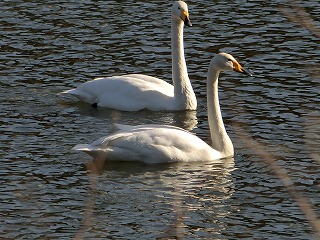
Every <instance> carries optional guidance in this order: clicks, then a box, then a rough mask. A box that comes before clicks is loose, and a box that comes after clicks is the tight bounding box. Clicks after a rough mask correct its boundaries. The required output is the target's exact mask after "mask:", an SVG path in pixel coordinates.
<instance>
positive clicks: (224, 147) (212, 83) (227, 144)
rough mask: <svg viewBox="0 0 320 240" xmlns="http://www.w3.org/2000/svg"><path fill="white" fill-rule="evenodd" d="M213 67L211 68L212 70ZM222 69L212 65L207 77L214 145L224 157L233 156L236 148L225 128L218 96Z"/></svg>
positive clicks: (208, 105) (209, 113) (210, 125)
mask: <svg viewBox="0 0 320 240" xmlns="http://www.w3.org/2000/svg"><path fill="white" fill-rule="evenodd" d="M210 69H211V70H210ZM219 74H220V70H219V69H217V68H214V67H212V66H210V68H209V71H208V79H207V108H208V122H209V127H210V134H211V140H212V147H213V148H214V149H216V150H217V151H219V152H220V153H221V154H222V155H223V157H229V156H233V153H234V150H233V145H232V142H231V139H230V138H229V136H228V134H227V131H226V129H225V126H224V123H223V119H222V114H221V110H220V104H219V96H218V77H219Z"/></svg>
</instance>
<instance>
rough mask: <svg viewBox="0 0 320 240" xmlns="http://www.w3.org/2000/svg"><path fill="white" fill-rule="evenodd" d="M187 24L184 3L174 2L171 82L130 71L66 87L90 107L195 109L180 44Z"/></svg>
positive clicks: (68, 91)
mask: <svg viewBox="0 0 320 240" xmlns="http://www.w3.org/2000/svg"><path fill="white" fill-rule="evenodd" d="M184 24H186V25H188V26H191V22H190V20H189V13H188V6H187V4H186V3H185V2H183V1H177V2H174V4H173V6H172V15H171V51H172V80H173V85H171V84H169V83H167V82H165V81H163V80H161V79H159V78H155V77H151V76H147V75H143V74H130V75H122V76H114V77H106V78H97V79H94V80H92V81H89V82H86V83H83V84H81V85H80V86H78V87H77V88H76V89H72V90H67V91H64V92H62V94H72V95H74V96H76V97H77V98H78V99H79V100H81V101H84V102H86V103H89V104H92V106H93V107H108V108H113V109H118V110H122V111H138V110H141V109H149V110H153V111H159V110H168V111H178V110H195V109H196V108H197V99H196V96H195V94H194V92H193V89H192V86H191V83H190V79H189V77H188V72H187V66H186V61H185V58H184V48H183V26H184Z"/></svg>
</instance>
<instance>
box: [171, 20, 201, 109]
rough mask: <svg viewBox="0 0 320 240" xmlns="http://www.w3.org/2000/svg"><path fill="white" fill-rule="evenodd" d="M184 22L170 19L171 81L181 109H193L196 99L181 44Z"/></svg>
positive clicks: (176, 100) (195, 105)
mask: <svg viewBox="0 0 320 240" xmlns="http://www.w3.org/2000/svg"><path fill="white" fill-rule="evenodd" d="M183 28H184V23H183V21H181V20H177V19H175V18H172V19H171V53H172V81H173V86H174V98H175V102H176V104H177V105H178V108H181V109H190V110H195V109H196V107H197V101H196V97H195V94H194V92H193V89H192V85H191V82H190V79H189V76H188V70H187V65H186V60H185V57H184V44H183Z"/></svg>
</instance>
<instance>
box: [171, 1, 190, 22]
mask: <svg viewBox="0 0 320 240" xmlns="http://www.w3.org/2000/svg"><path fill="white" fill-rule="evenodd" d="M172 18H173V19H176V20H179V21H181V20H182V21H183V22H184V24H185V25H187V26H188V27H191V26H192V24H191V22H190V19H189V11H188V5H187V4H186V3H185V2H183V1H176V2H174V4H173V6H172Z"/></svg>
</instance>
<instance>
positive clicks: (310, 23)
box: [279, 1, 320, 38]
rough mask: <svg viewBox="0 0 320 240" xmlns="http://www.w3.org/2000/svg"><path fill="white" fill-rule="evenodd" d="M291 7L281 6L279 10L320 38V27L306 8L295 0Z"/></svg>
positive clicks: (291, 20)
mask: <svg viewBox="0 0 320 240" xmlns="http://www.w3.org/2000/svg"><path fill="white" fill-rule="evenodd" d="M292 2H293V3H292V4H291V5H290V6H289V7H285V6H281V7H279V10H280V11H281V12H282V14H283V15H284V16H286V18H287V19H288V20H289V21H290V22H293V23H296V24H298V25H300V26H301V27H302V28H305V29H307V30H309V31H310V32H311V33H312V34H313V35H315V36H316V37H318V38H320V29H318V28H317V26H316V24H315V21H314V20H313V19H312V17H311V16H310V15H309V14H308V13H307V11H306V10H305V8H303V7H301V6H299V5H298V4H297V3H296V2H295V1H292Z"/></svg>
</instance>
